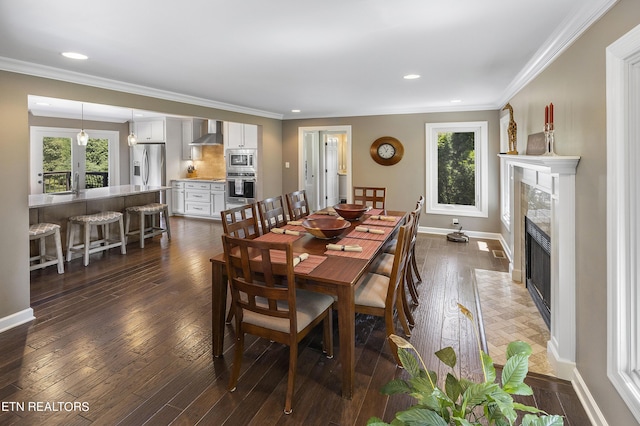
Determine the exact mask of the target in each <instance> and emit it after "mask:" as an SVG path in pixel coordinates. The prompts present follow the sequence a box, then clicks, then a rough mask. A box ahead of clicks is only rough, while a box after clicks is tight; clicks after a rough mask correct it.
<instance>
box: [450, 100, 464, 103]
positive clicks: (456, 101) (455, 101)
mask: <svg viewBox="0 0 640 426" xmlns="http://www.w3.org/2000/svg"><path fill="white" fill-rule="evenodd" d="M460 102H462V99H451V103H452V104H459V103H460Z"/></svg>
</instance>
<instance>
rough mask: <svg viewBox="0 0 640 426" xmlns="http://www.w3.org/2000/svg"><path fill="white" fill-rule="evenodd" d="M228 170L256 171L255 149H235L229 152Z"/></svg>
mask: <svg viewBox="0 0 640 426" xmlns="http://www.w3.org/2000/svg"><path fill="white" fill-rule="evenodd" d="M227 168H228V169H230V170H239V169H242V170H250V169H251V170H255V168H256V151H255V150H253V149H233V150H229V151H227Z"/></svg>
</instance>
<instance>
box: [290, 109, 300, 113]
mask: <svg viewBox="0 0 640 426" xmlns="http://www.w3.org/2000/svg"><path fill="white" fill-rule="evenodd" d="M291 112H300V110H299V109H292V110H291Z"/></svg>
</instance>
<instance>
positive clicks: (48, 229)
mask: <svg viewBox="0 0 640 426" xmlns="http://www.w3.org/2000/svg"><path fill="white" fill-rule="evenodd" d="M49 235H53V239H54V241H55V243H56V257H55V258H51V257H49V256H47V249H46V245H45V239H46V238H47V237H48V236H49ZM32 240H40V241H39V243H38V255H37V256H32V257H29V263H30V265H29V270H30V271H33V270H34V269H40V268H46V267H47V266H51V265H55V264H58V273H59V274H64V257H63V256H62V242H61V241H60V225H58V224H56V223H36V224H34V225H31V226H29V241H32ZM31 262H38V263H36V264H33V265H31Z"/></svg>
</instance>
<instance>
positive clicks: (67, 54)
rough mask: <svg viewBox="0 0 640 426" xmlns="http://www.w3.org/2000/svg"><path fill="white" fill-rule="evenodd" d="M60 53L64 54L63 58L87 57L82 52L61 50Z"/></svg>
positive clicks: (79, 58)
mask: <svg viewBox="0 0 640 426" xmlns="http://www.w3.org/2000/svg"><path fill="white" fill-rule="evenodd" d="M61 55H62V56H64V57H65V58H69V59H78V60H81V61H84V60H87V59H89V57H88V56H87V55H83V54H82V53H78V52H62V53H61Z"/></svg>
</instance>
